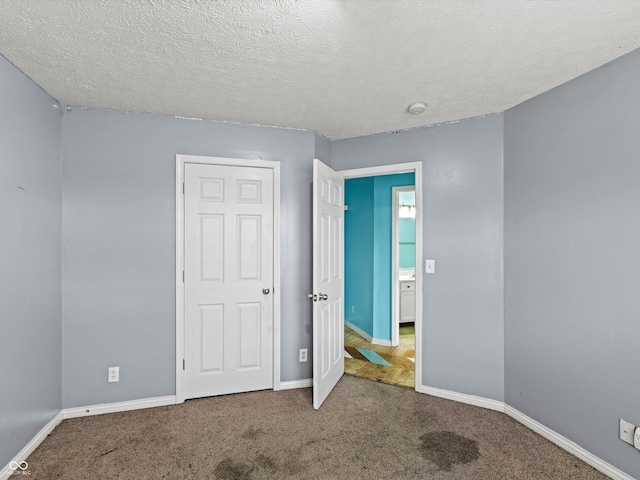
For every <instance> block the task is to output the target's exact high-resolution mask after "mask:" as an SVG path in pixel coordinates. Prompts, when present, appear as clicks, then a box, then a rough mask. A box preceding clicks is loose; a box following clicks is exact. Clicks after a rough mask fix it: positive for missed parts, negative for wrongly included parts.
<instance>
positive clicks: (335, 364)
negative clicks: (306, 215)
mask: <svg viewBox="0 0 640 480" xmlns="http://www.w3.org/2000/svg"><path fill="white" fill-rule="evenodd" d="M343 226H344V180H343V178H342V176H341V175H340V174H338V173H336V172H335V171H333V170H332V169H331V168H329V167H328V166H326V165H325V164H323V163H322V162H320V161H319V160H314V163H313V293H314V296H313V298H314V303H313V407H314V408H316V409H318V408H320V405H321V404H322V402H324V400H325V399H326V398H327V396H328V395H329V394H330V393H331V390H332V389H333V387H334V386H335V385H336V383H338V380H340V377H342V375H343V373H344V355H343V350H344V312H343V309H342V297H343V289H344V279H343V272H342V265H343V263H342V262H343V259H342V255H343V231H342V230H343Z"/></svg>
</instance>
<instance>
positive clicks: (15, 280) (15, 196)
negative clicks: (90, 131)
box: [0, 56, 62, 468]
mask: <svg viewBox="0 0 640 480" xmlns="http://www.w3.org/2000/svg"><path fill="white" fill-rule="evenodd" d="M55 104H56V101H55V100H54V99H53V98H51V97H50V96H49V95H47V94H46V93H45V92H43V91H42V90H41V89H40V88H39V87H38V86H37V85H36V84H35V83H33V82H32V81H31V80H30V79H29V78H27V77H26V76H25V75H24V74H22V73H21V72H20V71H19V70H18V69H16V68H15V67H14V66H13V65H11V64H10V63H9V62H8V61H7V60H6V59H5V58H4V57H2V56H0V105H2V107H1V108H0V205H1V206H2V207H1V209H0V212H1V213H0V225H2V227H1V228H2V231H1V234H0V272H1V273H0V292H1V293H0V296H1V299H2V300H1V301H0V332H1V335H0V337H1V338H2V347H1V348H0V365H2V367H0V390H1V391H2V394H1V399H0V402H1V404H2V408H1V409H0V468H2V467H3V466H4V465H6V464H7V463H8V462H9V461H11V460H12V459H13V457H14V455H15V454H16V453H18V452H19V451H20V450H21V449H22V448H23V447H24V446H25V445H26V444H27V442H29V441H30V440H31V439H32V438H33V436H34V435H35V434H36V433H37V432H38V431H39V430H40V429H41V428H42V427H43V426H44V425H45V424H46V423H47V422H49V420H51V419H52V418H53V417H54V416H55V415H56V414H57V413H58V412H59V411H60V407H61V392H60V355H61V352H60V345H61V334H62V333H61V307H60V248H61V246H60V239H61V234H60V222H61V219H60V201H61V200H60V182H61V178H60V177H61V175H60V123H61V122H60V110H59V109H58V108H55V107H54V105H55Z"/></svg>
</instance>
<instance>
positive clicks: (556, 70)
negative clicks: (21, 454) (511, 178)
mask: <svg viewBox="0 0 640 480" xmlns="http://www.w3.org/2000/svg"><path fill="white" fill-rule="evenodd" d="M638 47H640V1H637V0H556V1H552V0H546V1H545V0H537V1H536V0H439V1H436V0H431V1H427V0H425V1H419V0H229V1H226V0H218V1H215V0H209V1H206V0H182V1H178V0H85V1H79V0H0V53H1V54H2V55H4V56H5V57H6V58H7V59H9V60H10V61H11V62H13V63H14V64H15V65H16V66H17V67H18V68H20V69H21V70H22V71H24V72H25V73H26V74H27V75H29V76H30V77H31V78H32V79H33V80H34V81H36V82H37V83H38V84H39V85H41V86H42V87H43V88H44V89H45V90H47V91H48V92H49V93H50V94H51V95H53V96H54V97H55V98H57V99H58V100H59V101H60V102H62V103H64V104H67V105H80V106H87V107H101V108H111V109H119V110H129V111H136V112H152V113H160V114H168V115H177V116H184V117H198V118H208V119H214V120H225V121H235V122H245V123H255V124H262V125H275V126H284V127H294V128H304V129H312V130H316V131H318V132H319V133H321V134H323V135H325V136H327V137H328V138H331V139H339V138H346V137H353V136H358V135H366V134H371V133H378V132H385V131H391V130H398V129H403V128H410V127H415V126H420V125H426V124H432V123H439V122H445V121H450V120H457V119H461V118H466V117H473V116H477V115H484V114H487V113H494V112H501V111H504V110H506V109H507V108H510V107H512V106H514V105H516V104H518V103H520V102H522V101H524V100H527V99H528V98H531V97H533V96H535V95H536V94H539V93H541V92H544V91H546V90H549V89H550V88H553V87H555V86H557V85H559V84H561V83H564V82H566V81H567V80H570V79H571V78H574V77H576V76H578V75H580V74H582V73H584V72H587V71H589V70H591V69H593V68H595V67H597V66H600V65H602V64H604V63H606V62H607V61H609V60H612V59H614V58H616V57H618V56H620V55H622V54H624V53H627V52H629V51H631V50H633V49H635V48H638ZM415 101H423V102H425V103H427V105H428V107H427V111H426V112H425V113H423V114H421V115H412V114H409V113H407V112H406V109H407V106H408V105H409V104H410V103H412V102H415Z"/></svg>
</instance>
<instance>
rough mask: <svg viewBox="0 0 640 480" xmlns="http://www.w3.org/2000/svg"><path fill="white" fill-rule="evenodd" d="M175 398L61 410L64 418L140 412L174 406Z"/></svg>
mask: <svg viewBox="0 0 640 480" xmlns="http://www.w3.org/2000/svg"><path fill="white" fill-rule="evenodd" d="M175 403H176V396H175V395H167V396H166V397H152V398H141V399H139V400H128V401H126V402H115V403H99V404H98V405H89V406H86V407H73V408H65V409H64V410H62V414H63V415H64V418H65V419H66V418H76V417H88V416H90V415H102V414H104V413H115V412H126V411H128V410H140V409H141V408H152V407H164V406H165V405H175Z"/></svg>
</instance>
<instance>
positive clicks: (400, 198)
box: [343, 166, 421, 388]
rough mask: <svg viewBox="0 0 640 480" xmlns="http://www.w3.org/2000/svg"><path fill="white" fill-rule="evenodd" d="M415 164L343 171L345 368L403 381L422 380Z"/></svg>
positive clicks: (387, 380) (408, 384) (411, 384)
mask: <svg viewBox="0 0 640 480" xmlns="http://www.w3.org/2000/svg"><path fill="white" fill-rule="evenodd" d="M389 167H393V166H389ZM398 167H400V166H398ZM368 170H370V169H368ZM416 170H417V168H416V169H412V170H407V169H402V168H398V169H396V170H395V171H391V172H381V173H379V174H376V175H372V176H358V177H351V176H350V175H348V174H347V172H343V173H345V180H346V181H345V205H346V206H345V210H346V211H345V223H344V225H345V233H344V239H345V246H344V248H345V265H344V271H345V276H344V279H345V292H344V305H345V307H344V318H345V322H344V323H345V328H344V330H345V337H344V347H345V348H344V355H345V361H344V366H345V373H347V374H351V375H355V376H359V377H363V378H367V379H370V380H376V381H380V382H383V383H389V384H393V385H399V386H403V387H408V388H416V386H418V387H419V385H420V383H421V382H420V380H419V379H421V372H420V368H419V367H420V364H419V363H418V362H417V361H416V359H417V358H416V357H419V355H416V350H419V348H416V340H417V339H419V338H420V336H419V334H418V335H416V333H417V331H419V330H420V324H421V322H420V317H421V315H420V314H418V310H420V311H421V302H418V301H417V300H419V299H420V297H421V295H416V294H417V291H420V290H418V288H421V287H418V285H416V284H417V283H421V282H417V281H416V270H417V269H416V266H417V265H419V263H418V254H421V249H420V248H417V247H418V245H419V242H418V241H417V239H416V237H417V232H421V228H420V230H418V228H417V223H418V221H420V220H421V216H420V213H419V208H417V205H418V202H417V201H416V190H417V189H416V181H415V179H416V178H418V179H421V176H420V175H416V173H417V172H416ZM352 172H357V171H352ZM360 173H364V172H360ZM350 177H351V178H350ZM417 183H420V182H417ZM418 188H419V187H418ZM420 223H421V222H420ZM420 237H421V235H420ZM418 303H420V305H418ZM416 367H418V368H416Z"/></svg>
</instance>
